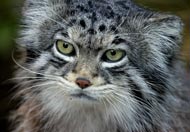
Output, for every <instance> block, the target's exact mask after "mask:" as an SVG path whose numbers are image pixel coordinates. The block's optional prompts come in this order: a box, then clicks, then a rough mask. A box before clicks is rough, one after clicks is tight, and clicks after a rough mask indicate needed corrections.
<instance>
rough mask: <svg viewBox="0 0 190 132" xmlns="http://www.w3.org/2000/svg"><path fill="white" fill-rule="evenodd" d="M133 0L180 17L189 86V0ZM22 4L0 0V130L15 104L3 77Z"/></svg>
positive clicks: (20, 0) (9, 64)
mask: <svg viewBox="0 0 190 132" xmlns="http://www.w3.org/2000/svg"><path fill="white" fill-rule="evenodd" d="M136 1H137V2H138V3H140V4H141V5H144V6H145V7H148V8H151V9H154V10H158V11H164V12H169V13H172V14H176V15H178V16H180V17H181V18H182V19H183V21H184V23H185V28H184V41H183V45H182V48H181V57H180V58H181V60H182V61H183V62H184V64H185V69H186V75H184V76H183V80H184V81H186V82H184V83H186V85H188V86H189V88H190V82H188V81H187V80H189V73H190V0H136ZM22 4H23V0H0V132H8V130H7V128H9V125H8V122H7V115H8V114H9V112H10V111H11V110H12V109H14V108H15V106H16V103H15V102H14V101H11V93H12V92H13V91H12V88H13V86H14V84H12V83H11V82H9V81H7V80H8V79H10V78H12V75H13V71H14V63H13V60H12V58H11V53H12V51H13V49H14V48H15V39H16V34H17V29H18V25H19V21H20V17H21V16H20V14H21V7H22ZM182 68H183V67H182Z"/></svg>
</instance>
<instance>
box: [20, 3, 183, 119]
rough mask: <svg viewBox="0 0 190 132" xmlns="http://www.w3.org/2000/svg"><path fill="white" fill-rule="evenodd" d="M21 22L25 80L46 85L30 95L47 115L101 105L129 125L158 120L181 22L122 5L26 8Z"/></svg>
mask: <svg viewBox="0 0 190 132" xmlns="http://www.w3.org/2000/svg"><path fill="white" fill-rule="evenodd" d="M23 14H24V18H23V28H22V30H21V37H20V39H19V43H20V44H21V45H22V46H24V47H25V48H26V51H27V56H26V62H25V63H26V66H27V68H28V69H29V70H30V71H33V72H27V74H26V72H25V75H24V76H33V77H40V78H43V79H39V80H37V81H36V82H35V83H36V84H37V85H35V86H36V87H35V86H34V87H32V89H31V91H32V92H31V93H33V92H34V93H36V91H38V92H37V93H38V94H39V97H40V98H41V100H43V102H44V104H46V105H47V106H48V107H51V108H52V109H54V110H55V111H61V110H62V109H63V106H67V108H68V107H69V106H70V104H74V105H81V103H82V104H86V105H85V106H91V105H92V104H93V105H94V104H96V105H97V106H102V107H103V106H104V107H105V106H106V107H107V106H108V107H109V108H110V111H112V114H113V115H114V114H115V116H121V119H123V118H122V116H123V115H124V116H126V117H128V118H129V119H131V120H132V118H131V117H133V118H136V117H135V113H138V112H142V113H143V114H142V116H145V114H144V113H146V112H147V111H148V112H149V113H151V112H150V111H149V110H150V109H152V111H153V113H156V114H158V113H157V112H158V111H157V110H158V108H157V107H161V105H160V103H163V102H164V97H165V95H166V94H167V92H168V91H169V89H170V87H171V84H170V83H171V81H170V78H171V71H170V68H171V67H172V62H173V61H172V60H173V59H174V58H175V56H176V53H177V50H178V46H179V43H180V42H181V35H180V34H181V31H182V22H181V20H180V19H179V18H178V17H176V16H173V15H165V14H161V13H155V12H153V11H147V10H145V9H143V8H140V7H137V6H136V5H135V4H134V3H133V2H131V1H119V0H110V1H109V0H96V1H94V0H80V1H79V0H70V1H69V0H42V1H38V0H31V1H30V0H28V1H27V2H26V4H25V7H24V10H23ZM152 102H154V103H152ZM105 104H106V105H105ZM155 104H156V105H155ZM74 105H73V106H74ZM82 106H84V105H82ZM115 107H116V108H119V109H116V110H118V111H119V114H120V115H117V114H118V112H115V113H114V111H115ZM150 107H151V108H150ZM154 107H155V110H154ZM69 108H70V107H69ZM69 108H68V109H69ZM123 109H125V110H123ZM125 111H127V112H125ZM55 113H56V112H55ZM138 115H139V114H138Z"/></svg>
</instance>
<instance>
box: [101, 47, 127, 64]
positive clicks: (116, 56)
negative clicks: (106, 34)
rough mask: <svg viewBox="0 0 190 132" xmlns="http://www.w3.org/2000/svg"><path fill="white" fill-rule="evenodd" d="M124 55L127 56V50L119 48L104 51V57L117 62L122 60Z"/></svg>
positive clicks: (105, 59)
mask: <svg viewBox="0 0 190 132" xmlns="http://www.w3.org/2000/svg"><path fill="white" fill-rule="evenodd" d="M124 56H125V51H123V50H120V49H117V50H114V49H111V50H108V51H106V52H105V53H104V55H103V57H102V59H103V60H104V61H108V62H117V61H120V60H121V59H122V58H123V57H124Z"/></svg>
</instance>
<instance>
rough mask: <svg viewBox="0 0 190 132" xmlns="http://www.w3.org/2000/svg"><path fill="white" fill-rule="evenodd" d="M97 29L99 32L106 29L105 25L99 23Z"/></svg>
mask: <svg viewBox="0 0 190 132" xmlns="http://www.w3.org/2000/svg"><path fill="white" fill-rule="evenodd" d="M99 30H100V32H103V31H105V30H106V26H105V25H103V24H102V25H100V27H99Z"/></svg>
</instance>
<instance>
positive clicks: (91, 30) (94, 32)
mask: <svg viewBox="0 0 190 132" xmlns="http://www.w3.org/2000/svg"><path fill="white" fill-rule="evenodd" d="M88 33H89V34H91V35H94V34H96V31H95V30H94V29H92V28H91V29H89V30H88Z"/></svg>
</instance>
